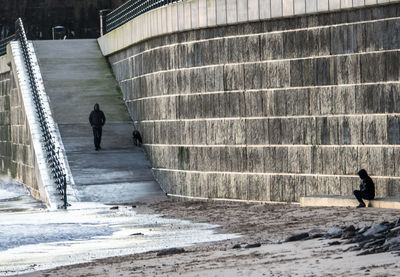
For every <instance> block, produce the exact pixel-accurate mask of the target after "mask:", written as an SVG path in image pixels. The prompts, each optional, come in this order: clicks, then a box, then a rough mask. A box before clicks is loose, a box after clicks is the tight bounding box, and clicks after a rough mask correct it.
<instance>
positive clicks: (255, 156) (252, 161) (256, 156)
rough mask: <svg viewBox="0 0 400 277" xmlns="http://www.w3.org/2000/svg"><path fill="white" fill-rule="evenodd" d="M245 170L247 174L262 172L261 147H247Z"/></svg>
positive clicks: (262, 155) (262, 152) (262, 157)
mask: <svg viewBox="0 0 400 277" xmlns="http://www.w3.org/2000/svg"><path fill="white" fill-rule="evenodd" d="M246 154H247V170H248V171H249V172H258V173H262V172H264V149H263V148H262V147H247V151H246Z"/></svg>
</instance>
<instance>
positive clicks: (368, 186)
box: [357, 169, 375, 199]
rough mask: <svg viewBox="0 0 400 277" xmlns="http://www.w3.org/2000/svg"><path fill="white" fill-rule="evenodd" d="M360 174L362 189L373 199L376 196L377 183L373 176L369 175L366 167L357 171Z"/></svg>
mask: <svg viewBox="0 0 400 277" xmlns="http://www.w3.org/2000/svg"><path fill="white" fill-rule="evenodd" d="M357 174H358V176H360V178H361V179H362V181H361V183H360V191H361V192H363V193H364V194H365V195H366V196H368V198H370V199H373V198H374V197H375V184H374V182H373V181H372V179H371V177H369V176H368V173H367V171H365V169H361V170H360V171H358V172H357Z"/></svg>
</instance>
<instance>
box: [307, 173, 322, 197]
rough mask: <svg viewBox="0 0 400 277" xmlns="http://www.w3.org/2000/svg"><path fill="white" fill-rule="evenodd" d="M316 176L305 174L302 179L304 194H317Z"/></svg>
mask: <svg viewBox="0 0 400 277" xmlns="http://www.w3.org/2000/svg"><path fill="white" fill-rule="evenodd" d="M317 180H318V179H317V177H315V176H307V177H306V178H305V180H304V190H305V192H304V193H305V195H306V196H309V195H317V194H319V193H318V182H317Z"/></svg>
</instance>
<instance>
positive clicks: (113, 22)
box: [103, 0, 182, 33]
mask: <svg viewBox="0 0 400 277" xmlns="http://www.w3.org/2000/svg"><path fill="white" fill-rule="evenodd" d="M179 1H182V0H131V1H128V2H126V3H125V4H123V5H121V6H119V7H118V8H117V9H115V10H113V11H112V12H110V13H109V14H107V15H105V19H104V15H103V20H104V22H103V25H104V33H108V32H110V31H112V30H114V29H116V28H118V27H119V26H121V25H123V24H125V23H126V22H128V21H129V20H132V19H133V18H135V17H137V16H139V15H141V14H143V13H145V12H148V11H150V10H153V9H156V8H158V7H161V6H166V5H169V4H171V3H174V2H179Z"/></svg>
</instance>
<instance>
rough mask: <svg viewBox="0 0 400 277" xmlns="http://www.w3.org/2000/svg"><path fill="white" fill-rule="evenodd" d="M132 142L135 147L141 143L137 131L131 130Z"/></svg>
mask: <svg viewBox="0 0 400 277" xmlns="http://www.w3.org/2000/svg"><path fill="white" fill-rule="evenodd" d="M132 140H133V144H134V145H135V146H140V145H141V144H142V143H143V142H142V136H141V135H140V133H139V131H138V130H133V132H132Z"/></svg>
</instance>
